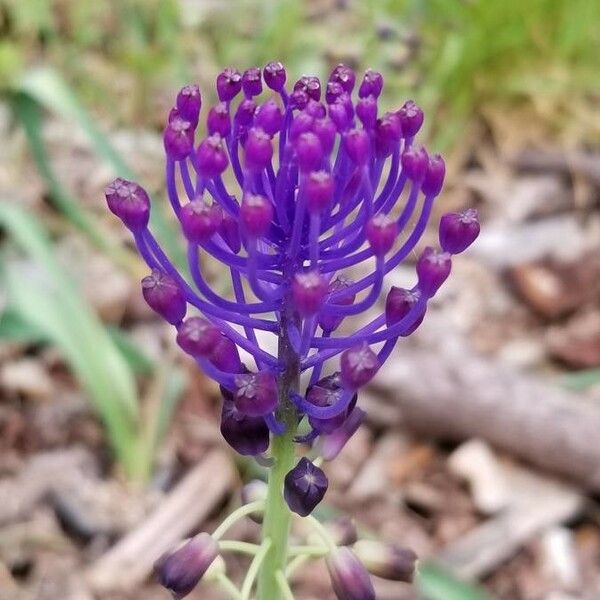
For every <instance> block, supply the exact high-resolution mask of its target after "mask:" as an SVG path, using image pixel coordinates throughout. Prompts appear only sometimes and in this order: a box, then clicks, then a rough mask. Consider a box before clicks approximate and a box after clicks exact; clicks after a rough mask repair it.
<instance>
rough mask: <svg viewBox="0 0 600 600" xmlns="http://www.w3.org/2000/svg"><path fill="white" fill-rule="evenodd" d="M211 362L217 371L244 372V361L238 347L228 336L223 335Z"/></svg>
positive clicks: (213, 352) (211, 356)
mask: <svg viewBox="0 0 600 600" xmlns="http://www.w3.org/2000/svg"><path fill="white" fill-rule="evenodd" d="M209 360H210V362H211V363H212V364H213V365H214V366H215V367H217V369H220V370H221V371H225V372H226V373H241V372H242V361H241V360H240V353H239V351H238V349H237V346H236V345H235V344H234V343H233V342H232V341H231V340H230V339H229V338H228V337H227V336H226V335H221V339H220V340H219V342H218V343H217V345H216V346H215V348H214V350H213V351H212V354H211V355H210V356H209Z"/></svg>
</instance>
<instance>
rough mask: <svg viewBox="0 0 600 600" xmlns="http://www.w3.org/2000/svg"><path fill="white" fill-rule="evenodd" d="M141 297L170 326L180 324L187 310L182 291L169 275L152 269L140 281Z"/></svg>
mask: <svg viewBox="0 0 600 600" xmlns="http://www.w3.org/2000/svg"><path fill="white" fill-rule="evenodd" d="M142 295H143V296H144V300H146V302H147V304H148V306H150V308H151V309H152V310H153V311H154V312H156V313H158V314H159V315H160V316H161V317H162V318H163V319H165V321H168V322H169V323H171V324H172V325H177V324H178V323H180V322H181V320H182V319H183V317H185V313H186V310H187V305H186V301H185V297H184V295H183V291H182V290H181V288H180V287H179V284H178V283H177V282H176V281H175V280H174V279H173V278H172V277H170V276H169V275H167V274H166V273H163V272H162V271H159V270H158V269H154V270H153V271H152V273H150V275H147V276H146V277H144V278H143V279H142Z"/></svg>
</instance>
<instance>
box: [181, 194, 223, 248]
mask: <svg viewBox="0 0 600 600" xmlns="http://www.w3.org/2000/svg"><path fill="white" fill-rule="evenodd" d="M180 220H181V228H182V229H183V233H184V234H185V237H186V238H187V239H188V240H189V241H190V242H193V243H195V244H203V243H204V242H206V241H207V240H209V239H210V238H211V237H212V236H213V235H214V234H215V233H216V231H217V230H218V229H219V227H220V226H221V222H222V220H223V211H222V209H221V207H220V206H219V205H218V204H208V202H206V201H205V200H204V199H202V198H196V199H195V200H192V201H191V202H188V203H187V204H186V205H185V206H184V207H183V208H182V209H181V214H180Z"/></svg>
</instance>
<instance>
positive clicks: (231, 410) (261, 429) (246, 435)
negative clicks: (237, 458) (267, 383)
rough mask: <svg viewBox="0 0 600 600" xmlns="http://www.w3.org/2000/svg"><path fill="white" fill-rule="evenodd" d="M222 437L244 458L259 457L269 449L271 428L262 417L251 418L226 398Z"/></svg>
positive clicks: (222, 419) (222, 420)
mask: <svg viewBox="0 0 600 600" xmlns="http://www.w3.org/2000/svg"><path fill="white" fill-rule="evenodd" d="M221 435H222V436H223V437H224V438H225V441H226V442H227V443H228V444H229V445H230V446H231V447H232V448H233V449H234V450H235V451H236V452H237V453H238V454H241V455H242V456H258V455H259V454H263V453H264V452H266V451H267V449H268V448H269V428H268V427H267V424H266V423H265V420H264V419H263V418H262V417H249V416H248V415H244V414H243V413H241V412H240V411H239V410H238V409H237V408H236V407H235V404H234V403H233V402H232V401H231V400H228V399H227V398H225V401H224V402H223V408H222V411H221Z"/></svg>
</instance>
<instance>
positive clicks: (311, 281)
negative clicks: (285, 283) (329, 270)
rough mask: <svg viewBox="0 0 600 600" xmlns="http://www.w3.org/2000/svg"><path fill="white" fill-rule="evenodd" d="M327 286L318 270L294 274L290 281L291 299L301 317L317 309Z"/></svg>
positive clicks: (310, 314) (323, 298) (307, 315)
mask: <svg viewBox="0 0 600 600" xmlns="http://www.w3.org/2000/svg"><path fill="white" fill-rule="evenodd" d="M327 287H328V286H327V281H326V280H325V278H324V277H323V275H321V274H320V273H319V272H318V271H307V272H305V273H298V274H296V276H295V277H294V279H293V281H292V300H293V302H294V306H295V308H296V310H297V311H298V313H300V315H301V316H302V317H310V316H312V315H314V314H315V313H317V312H318V311H319V309H320V308H321V306H322V304H323V301H324V300H325V295H326V294H327Z"/></svg>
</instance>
